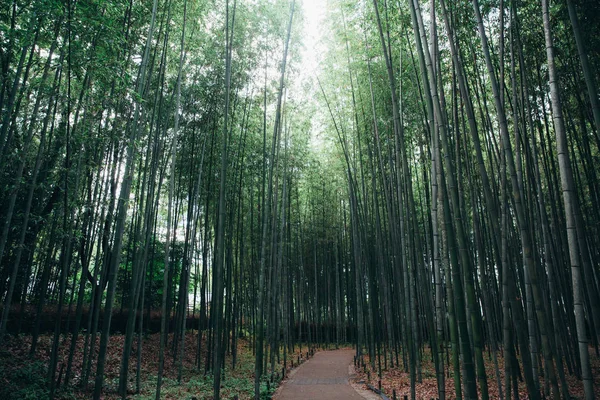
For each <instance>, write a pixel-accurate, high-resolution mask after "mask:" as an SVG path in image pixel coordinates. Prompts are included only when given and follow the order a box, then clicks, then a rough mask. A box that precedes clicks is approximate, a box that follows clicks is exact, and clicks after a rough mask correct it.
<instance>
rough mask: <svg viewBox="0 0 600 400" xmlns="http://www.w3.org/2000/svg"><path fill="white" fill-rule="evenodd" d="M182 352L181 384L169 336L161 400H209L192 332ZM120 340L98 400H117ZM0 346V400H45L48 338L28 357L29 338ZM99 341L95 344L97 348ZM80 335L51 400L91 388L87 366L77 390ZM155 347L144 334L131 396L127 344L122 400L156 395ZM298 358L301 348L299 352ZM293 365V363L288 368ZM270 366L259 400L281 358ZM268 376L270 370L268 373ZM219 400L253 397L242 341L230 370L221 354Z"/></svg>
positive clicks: (111, 351) (114, 340)
mask: <svg viewBox="0 0 600 400" xmlns="http://www.w3.org/2000/svg"><path fill="white" fill-rule="evenodd" d="M185 338H186V346H185V349H186V351H185V352H184V360H183V368H182V380H181V384H178V382H177V373H178V364H177V362H176V361H175V360H174V357H173V353H172V352H171V344H172V335H170V336H169V339H170V340H169V341H168V345H167V351H166V352H165V370H164V375H163V376H164V378H163V385H162V389H161V398H162V399H212V394H213V377H212V375H211V374H205V373H204V362H205V358H206V351H205V349H206V343H205V340H204V339H203V343H202V349H203V351H202V355H201V356H202V358H201V360H202V364H201V365H202V366H201V368H200V369H198V368H196V366H195V359H196V348H197V341H198V336H197V331H188V332H187V333H186V336H185ZM124 339H125V337H124V335H121V334H115V335H111V337H110V341H109V345H108V352H107V359H106V365H105V375H104V388H103V397H102V398H103V399H118V398H120V396H119V395H118V393H117V389H118V384H119V371H120V366H121V356H122V352H123V350H122V349H123V343H124ZM4 343H5V344H4V346H3V348H2V349H0V399H2V400H11V399H42V398H47V397H48V389H47V365H48V360H49V359H50V352H51V351H50V349H51V346H52V335H41V336H40V337H39V342H38V347H37V351H36V355H35V357H33V358H29V349H30V347H31V336H30V335H23V336H7V337H6V338H5V342H4ZM70 343H71V336H70V335H68V336H67V340H66V341H63V339H61V343H60V346H59V360H58V368H57V374H58V373H59V372H58V371H61V368H62V369H63V372H61V373H60V374H61V378H60V379H61V381H62V382H64V373H65V372H66V371H64V370H66V365H67V362H68V352H69V346H70ZM98 344H99V339H98V341H97V343H96V346H97V347H96V349H97V348H98ZM83 345H84V335H79V338H78V340H77V346H76V352H75V355H74V358H73V374H72V378H71V382H70V384H69V386H68V387H64V385H63V386H62V387H61V388H60V390H59V392H58V394H57V398H59V399H74V400H78V399H89V398H91V396H92V391H93V387H94V371H95V365H94V366H92V375H91V376H90V378H89V385H88V387H87V388H82V387H80V386H79V383H80V379H81V376H82V371H83V370H82V366H83V365H82V364H83ZM159 348H160V335H159V334H150V335H147V336H146V337H145V338H144V340H143V345H142V358H141V374H140V378H141V379H140V381H141V384H140V393H139V394H136V393H135V390H134V389H135V386H136V371H137V338H136V339H135V340H134V342H133V346H132V353H131V357H130V364H129V377H128V381H129V387H128V389H129V391H128V394H129V395H128V398H131V399H140V400H141V399H154V396H155V391H156V379H157V378H156V377H157V371H158V356H159ZM302 350H304V354H306V350H307V348H306V347H304V348H303V349H302ZM288 354H289V355H288V358H287V361H288V362H287V366H286V371H289V370H291V368H292V365H297V362H298V361H302V360H304V358H303V357H302V356H301V349H298V348H296V349H295V352H294V353H288ZM292 360H293V364H292ZM280 361H281V362H280V363H277V362H276V363H275V371H279V374H274V376H273V375H270V376H271V381H272V383H271V382H269V383H268V384H267V382H266V381H265V382H263V387H262V392H263V396H264V398H270V396H271V394H272V393H273V391H274V390H275V389H276V387H277V385H278V383H279V381H280V375H281V371H282V369H283V359H281V360H280ZM269 371H270V369H269ZM221 382H222V386H221V397H222V398H223V399H232V398H234V397H235V396H237V397H238V398H239V399H240V400H242V399H251V398H253V395H254V355H253V354H252V348H251V346H250V343H249V342H248V340H247V339H244V338H241V339H239V340H238V344H237V360H236V366H235V368H232V356H231V354H227V356H226V359H225V369H224V373H223V376H222V378H221Z"/></svg>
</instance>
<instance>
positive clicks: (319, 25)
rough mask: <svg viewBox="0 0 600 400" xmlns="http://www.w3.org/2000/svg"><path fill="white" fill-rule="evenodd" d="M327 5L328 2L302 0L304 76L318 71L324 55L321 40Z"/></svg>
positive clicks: (324, 0) (323, 0) (322, 0)
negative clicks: (321, 57)
mask: <svg viewBox="0 0 600 400" xmlns="http://www.w3.org/2000/svg"><path fill="white" fill-rule="evenodd" d="M327 3H328V2H327V1H326V0H302V8H303V9H304V27H303V35H302V37H303V41H304V49H303V51H302V53H303V54H302V68H301V71H302V74H306V73H308V74H312V73H315V72H316V69H318V68H317V67H318V64H319V61H320V55H321V53H322V51H320V50H322V43H321V38H322V35H323V25H324V24H323V22H324V20H325V10H326V8H327Z"/></svg>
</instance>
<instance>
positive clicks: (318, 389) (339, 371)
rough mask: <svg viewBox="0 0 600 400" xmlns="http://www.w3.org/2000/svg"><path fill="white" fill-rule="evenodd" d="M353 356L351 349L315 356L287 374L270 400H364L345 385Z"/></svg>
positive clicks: (350, 387) (321, 353)
mask: <svg viewBox="0 0 600 400" xmlns="http://www.w3.org/2000/svg"><path fill="white" fill-rule="evenodd" d="M353 357H354V350H351V349H344V350H332V351H321V352H318V353H316V354H315V355H314V356H313V358H311V359H310V360H308V361H306V362H305V363H304V364H302V365H300V366H299V367H298V368H297V369H296V370H295V371H293V373H292V374H290V377H289V378H288V379H286V380H285V381H284V382H283V384H282V386H281V387H280V388H279V389H278V391H277V393H276V394H275V396H274V397H273V398H274V399H275V400H308V399H331V400H335V399H339V400H342V399H348V400H364V397H363V396H361V395H360V394H358V393H357V392H356V390H354V388H353V387H352V386H350V383H349V382H348V379H349V378H350V369H349V367H350V365H351V364H352V360H353Z"/></svg>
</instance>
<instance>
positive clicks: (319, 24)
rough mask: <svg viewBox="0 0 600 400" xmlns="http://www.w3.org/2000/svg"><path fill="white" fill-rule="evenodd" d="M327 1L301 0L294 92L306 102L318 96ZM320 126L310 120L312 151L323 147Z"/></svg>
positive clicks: (316, 119)
mask: <svg viewBox="0 0 600 400" xmlns="http://www.w3.org/2000/svg"><path fill="white" fill-rule="evenodd" d="M328 3H329V1H328V0H302V9H303V10H304V21H303V27H302V41H303V47H302V52H301V62H300V66H299V67H300V68H299V76H298V77H297V78H295V79H294V80H295V82H294V89H293V90H294V91H297V93H298V94H300V93H302V95H304V96H311V97H312V98H311V99H306V101H315V97H316V96H319V95H318V92H317V91H318V86H317V83H316V76H317V75H318V74H319V64H320V62H321V59H322V57H323V54H324V52H325V45H324V43H323V37H324V35H325V34H326V32H325V29H326V24H325V23H324V22H325V14H326V10H327V6H328ZM307 84H308V85H309V87H312V91H311V92H309V93H306V92H304V90H303V87H304V86H305V85H307ZM321 130H322V125H321V124H320V123H319V120H318V117H317V118H313V120H312V129H311V132H310V144H311V147H312V148H313V151H317V152H318V151H321V150H322V149H323V146H324V142H323V137H322V135H321Z"/></svg>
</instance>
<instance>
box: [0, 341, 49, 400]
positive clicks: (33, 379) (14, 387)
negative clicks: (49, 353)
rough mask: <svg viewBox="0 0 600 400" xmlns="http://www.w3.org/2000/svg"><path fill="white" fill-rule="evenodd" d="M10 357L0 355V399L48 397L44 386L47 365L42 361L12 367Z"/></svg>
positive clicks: (32, 399) (25, 399) (15, 399)
mask: <svg viewBox="0 0 600 400" xmlns="http://www.w3.org/2000/svg"><path fill="white" fill-rule="evenodd" d="M11 358H12V356H10V355H9V354H8V353H4V352H3V353H1V354H0V376H1V377H2V384H0V398H1V399H6V400H12V399H14V400H17V399H19V400H36V399H42V398H46V397H47V396H48V388H47V385H46V383H47V382H46V376H47V365H46V363H45V362H42V361H31V362H28V363H24V364H19V365H14V363H13V362H11V360H10V359H11Z"/></svg>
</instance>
